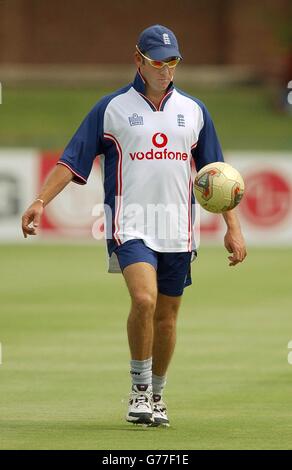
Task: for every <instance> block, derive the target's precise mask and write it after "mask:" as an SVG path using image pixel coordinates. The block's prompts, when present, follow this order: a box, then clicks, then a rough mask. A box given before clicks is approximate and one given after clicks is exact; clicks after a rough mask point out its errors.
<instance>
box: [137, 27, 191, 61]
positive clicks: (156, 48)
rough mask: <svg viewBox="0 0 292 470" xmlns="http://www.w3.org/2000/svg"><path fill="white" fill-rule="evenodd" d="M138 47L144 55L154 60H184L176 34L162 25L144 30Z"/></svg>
mask: <svg viewBox="0 0 292 470" xmlns="http://www.w3.org/2000/svg"><path fill="white" fill-rule="evenodd" d="M137 45H138V47H139V49H140V51H141V52H142V53H143V54H147V55H148V56H149V58H150V59H153V60H165V59H168V58H169V57H180V58H181V59H182V56H181V53H180V52H179V49H178V42H177V39H176V37H175V35H174V33H173V32H172V31H171V30H170V29H168V28H166V27H165V26H161V25H160V24H156V25H153V26H150V27H149V28H146V29H144V31H142V33H141V34H140V36H139V39H138V44H137Z"/></svg>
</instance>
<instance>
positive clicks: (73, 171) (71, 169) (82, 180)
mask: <svg viewBox="0 0 292 470" xmlns="http://www.w3.org/2000/svg"><path fill="white" fill-rule="evenodd" d="M57 164H58V165H64V166H66V167H67V168H68V169H69V170H70V171H71V172H72V173H73V175H75V176H77V178H78V180H81V181H78V180H76V179H74V180H73V181H74V182H75V183H77V184H86V183H87V180H86V179H85V178H83V176H81V175H79V174H78V173H77V172H76V171H75V170H73V168H71V166H70V165H68V163H65V162H62V161H59V162H58V163H57Z"/></svg>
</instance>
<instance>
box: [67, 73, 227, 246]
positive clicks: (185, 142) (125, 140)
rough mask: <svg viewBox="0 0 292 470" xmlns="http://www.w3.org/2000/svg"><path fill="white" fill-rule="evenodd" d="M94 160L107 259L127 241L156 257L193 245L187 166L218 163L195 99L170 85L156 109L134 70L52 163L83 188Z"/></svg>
mask: <svg viewBox="0 0 292 470" xmlns="http://www.w3.org/2000/svg"><path fill="white" fill-rule="evenodd" d="M97 156H98V157H99V158H100V161H101V167H102V170H103V172H102V173H103V183H104V203H105V216H106V233H107V243H108V251H109V254H110V255H111V254H112V252H113V250H114V249H115V247H117V246H119V245H121V244H123V243H125V242H126V241H128V240H131V239H135V238H138V239H142V240H144V242H145V244H146V245H147V246H149V247H150V248H151V249H153V250H155V251H158V252H188V251H192V250H193V249H194V248H195V247H194V237H193V222H194V210H193V207H194V205H193V204H194V195H193V177H192V164H193V163H194V164H195V167H196V170H197V171H199V170H200V168H202V167H203V166H204V165H207V164H208V163H211V162H214V161H223V156H222V151H221V147H220V144H219V142H218V139H217V136H216V132H215V128H214V125H213V122H212V119H211V117H210V115H209V113H208V111H207V109H206V107H205V105H204V104H203V103H202V102H200V101H199V100H197V99H196V98H193V97H191V96H188V95H187V94H185V93H184V92H182V91H180V90H179V89H177V88H176V87H174V86H173V84H172V83H171V84H170V86H169V88H168V90H167V93H166V94H165V96H164V97H163V99H162V100H161V102H160V104H159V106H158V107H157V108H156V107H155V106H154V104H153V103H152V102H151V101H150V100H149V99H148V98H147V97H146V96H145V82H144V80H143V77H142V76H141V74H140V73H139V71H138V72H137V74H136V77H135V80H134V82H133V83H131V84H129V85H128V86H126V87H124V88H122V89H120V90H118V91H116V92H115V93H113V94H111V95H108V96H105V97H104V98H102V99H101V100H100V101H99V102H98V103H97V104H96V105H95V106H94V108H93V109H92V110H91V111H90V113H89V114H88V115H87V116H86V118H85V119H84V121H83V122H82V124H81V126H80V127H79V129H78V130H77V132H76V133H75V135H74V136H73V138H72V139H71V141H70V142H69V144H68V146H67V147H66V148H65V150H64V153H63V155H62V157H61V158H60V160H59V162H58V163H60V164H63V165H65V166H67V167H68V168H69V169H70V170H71V171H72V173H73V174H74V178H73V181H75V182H77V183H79V184H85V183H86V181H87V178H88V176H89V174H90V171H91V168H92V165H93V161H94V159H95V158H96V157H97Z"/></svg>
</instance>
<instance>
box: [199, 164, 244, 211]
mask: <svg viewBox="0 0 292 470" xmlns="http://www.w3.org/2000/svg"><path fill="white" fill-rule="evenodd" d="M194 190H195V197H196V199H197V201H198V203H199V204H200V205H201V206H202V207H203V208H204V209H206V210H207V211H209V212H215V213H222V212H226V211H229V210H231V209H233V208H234V207H236V206H237V205H238V204H239V203H240V201H241V199H242V196H243V193H244V181H243V178H242V176H241V174H240V173H239V172H238V171H237V170H236V169H235V168H233V167H232V166H231V165H229V164H228V163H223V162H214V163H210V164H209V165H206V166H204V167H203V168H201V170H200V171H199V172H198V173H197V175H196V178H195V183H194Z"/></svg>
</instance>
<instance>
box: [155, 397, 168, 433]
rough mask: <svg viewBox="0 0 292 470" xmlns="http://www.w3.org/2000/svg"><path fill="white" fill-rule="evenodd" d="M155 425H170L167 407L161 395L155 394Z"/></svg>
mask: <svg viewBox="0 0 292 470" xmlns="http://www.w3.org/2000/svg"><path fill="white" fill-rule="evenodd" d="M153 420H154V422H153V426H169V419H168V417H167V409H166V405H165V403H164V401H163V400H162V398H161V395H153Z"/></svg>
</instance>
